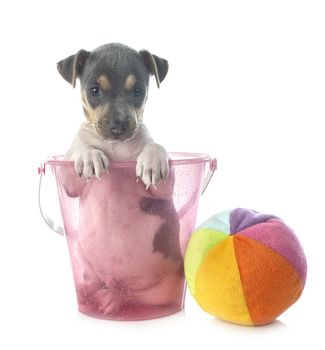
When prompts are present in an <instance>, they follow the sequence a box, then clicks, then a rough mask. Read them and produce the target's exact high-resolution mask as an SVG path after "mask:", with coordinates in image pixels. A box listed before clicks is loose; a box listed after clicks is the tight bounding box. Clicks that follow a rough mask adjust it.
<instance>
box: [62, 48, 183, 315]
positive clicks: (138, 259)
mask: <svg viewBox="0 0 325 350" xmlns="http://www.w3.org/2000/svg"><path fill="white" fill-rule="evenodd" d="M58 70H59V72H60V74H61V75H62V77H63V78H64V79H65V80H67V81H68V82H69V83H70V84H71V85H72V86H73V87H74V86H75V84H76V79H77V78H79V79H80V85H81V96H82V104H83V110H84V113H85V116H86V118H87V122H86V123H84V124H82V126H81V128H80V130H79V132H78V134H77V136H76V138H75V139H74V141H73V143H72V146H71V148H70V150H69V151H68V152H67V154H66V157H65V158H66V159H68V160H72V161H74V168H75V170H74V171H73V173H71V171H70V169H67V168H66V167H62V169H61V174H60V178H61V181H62V182H63V183H64V188H65V189H66V195H67V196H69V197H79V201H78V203H79V204H78V205H79V207H78V210H79V217H78V220H77V221H76V222H72V223H71V227H66V231H67V232H74V234H70V235H68V236H67V239H68V244H69V249H70V254H71V257H72V260H73V270H74V277H75V281H76V285H77V296H78V299H79V310H80V311H82V312H84V313H86V314H90V315H95V316H100V317H105V318H116V319H121V318H122V319H123V318H124V317H125V316H121V315H123V314H124V315H131V314H134V313H137V312H141V311H139V310H142V309H143V308H145V309H146V310H147V311H146V312H147V316H146V317H150V311H148V310H152V314H153V315H155V316H157V308H162V309H161V310H163V309H164V310H165V311H161V312H162V313H163V314H168V313H169V312H168V308H169V307H173V306H172V304H178V305H180V304H182V298H183V288H184V273H183V260H182V256H181V252H180V243H179V230H180V224H179V219H178V215H177V212H176V210H175V207H174V203H173V199H172V197H173V190H174V173H173V171H169V166H168V154H167V152H166V150H165V149H164V148H163V147H162V146H160V145H158V144H156V143H154V142H153V140H152V138H151V137H150V135H149V133H148V130H147V128H146V127H145V125H144V124H143V122H142V120H143V111H144V105H145V102H146V100H147V97H148V86H149V78H150V76H151V75H154V76H155V78H156V82H157V85H158V87H159V85H160V83H161V82H162V81H163V80H164V78H165V76H166V74H167V71H168V63H167V61H166V60H164V59H162V58H159V57H157V56H155V55H152V54H151V53H149V52H148V51H146V50H142V51H140V52H137V51H135V50H133V49H131V48H129V47H127V46H124V45H121V44H108V45H104V46H101V47H99V48H97V49H95V50H94V51H91V52H88V51H85V50H80V51H79V52H78V53H77V54H76V55H73V56H70V57H68V58H66V59H64V60H62V61H60V62H59V63H58ZM132 160H134V161H136V173H134V169H133V168H113V169H110V168H109V164H110V162H115V161H118V162H120V161H132ZM107 171H109V174H107ZM76 173H77V174H78V176H77V175H76ZM136 177H138V178H141V179H142V181H139V182H136V181H135V179H136ZM85 179H87V181H85ZM98 179H100V181H99V180H98ZM162 180H164V181H162ZM158 185H159V186H158ZM134 310H137V311H134ZM148 312H149V313H148ZM140 317H141V316H140Z"/></svg>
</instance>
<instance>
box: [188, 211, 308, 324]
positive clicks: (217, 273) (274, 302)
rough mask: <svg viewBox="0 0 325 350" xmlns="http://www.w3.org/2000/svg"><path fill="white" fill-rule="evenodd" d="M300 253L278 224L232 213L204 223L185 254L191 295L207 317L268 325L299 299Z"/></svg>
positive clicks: (303, 267) (302, 264)
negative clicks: (210, 315) (208, 315)
mask: <svg viewBox="0 0 325 350" xmlns="http://www.w3.org/2000/svg"><path fill="white" fill-rule="evenodd" d="M306 272H307V264H306V257H305V254H304V251H303V249H302V247H301V245H300V243H299V241H298V239H297V237H296V235H295V234H294V232H293V230H292V229H291V228H289V227H288V226H287V225H286V224H285V223H284V222H283V221H282V220H280V219H279V218H277V217H276V216H273V215H267V214H262V213H258V212H256V211H253V210H248V209H243V208H237V209H234V210H228V211H224V212H222V213H219V214H217V215H214V216H212V217H211V218H210V219H208V220H207V221H205V222H204V223H203V224H202V225H201V226H200V227H199V228H198V229H197V230H196V231H195V232H194V233H193V235H192V237H191V239H190V241H189V244H188V246H187V249H186V254H185V275H186V280H187V284H188V287H189V290H190V292H191V294H192V295H193V296H194V298H195V300H196V301H197V303H198V304H199V305H200V306H201V307H202V308H203V309H204V310H205V311H207V312H208V313H210V314H212V315H214V316H216V317H218V318H220V319H223V320H226V321H230V322H234V323H239V324H244V325H262V324H266V323H269V322H271V321H273V320H274V319H275V318H277V317H278V316H279V315H280V314H281V313H282V312H284V311H285V310H286V309H287V308H288V307H289V306H291V305H292V304H293V303H294V302H296V301H297V299H298V298H299V297H300V295H301V293H302V291H303V288H304V285H305V281H306Z"/></svg>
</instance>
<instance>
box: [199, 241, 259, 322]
mask: <svg viewBox="0 0 325 350" xmlns="http://www.w3.org/2000/svg"><path fill="white" fill-rule="evenodd" d="M195 298H196V301H197V302H198V304H199V305H200V306H201V307H202V308H203V309H204V310H205V311H207V312H208V313H210V314H212V315H214V316H217V317H219V318H221V319H223V320H226V321H230V322H235V323H240V324H245V325H253V322H252V320H251V317H250V315H249V311H248V307H247V304H246V300H245V296H244V293H243V289H242V285H241V280H240V274H239V270H238V265H237V260H236V255H235V249H234V244H233V237H232V236H230V237H229V238H227V239H225V240H223V241H222V242H221V243H219V244H218V245H217V246H215V247H214V248H212V249H211V250H210V251H209V253H208V254H207V256H206V257H205V259H204V261H203V262H202V263H201V265H200V267H199V269H198V272H197V275H196V279H195Z"/></svg>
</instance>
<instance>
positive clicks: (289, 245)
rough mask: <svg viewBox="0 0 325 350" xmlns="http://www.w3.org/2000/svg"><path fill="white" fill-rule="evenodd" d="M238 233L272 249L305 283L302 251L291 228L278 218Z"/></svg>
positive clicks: (305, 272)
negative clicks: (285, 260)
mask: <svg viewBox="0 0 325 350" xmlns="http://www.w3.org/2000/svg"><path fill="white" fill-rule="evenodd" d="M238 234H240V235H242V236H245V237H248V238H251V239H254V240H256V241H258V242H260V243H262V244H264V245H265V246H267V247H269V248H271V249H273V250H274V251H275V252H277V253H278V254H280V255H282V256H283V257H285V258H286V259H287V261H289V262H290V263H291V264H292V265H293V266H294V268H295V269H296V271H297V273H298V274H299V276H300V278H301V281H302V285H303V286H304V285H305V282H306V275H307V262H306V257H305V254H304V251H303V249H302V247H301V245H300V243H299V241H298V238H297V237H296V235H295V233H294V232H293V230H292V229H291V228H290V227H288V226H287V225H286V224H284V223H283V222H282V221H281V220H279V219H272V220H270V221H268V222H265V223H260V224H258V225H255V226H252V227H249V228H247V229H245V230H243V231H241V232H239V233H238Z"/></svg>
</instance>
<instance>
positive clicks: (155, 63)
mask: <svg viewBox="0 0 325 350" xmlns="http://www.w3.org/2000/svg"><path fill="white" fill-rule="evenodd" d="M140 55H141V57H142V59H143V61H144V64H145V65H146V67H147V68H148V69H149V72H150V74H151V75H154V76H155V78H156V82H157V86H158V87H160V83H161V82H162V81H163V80H164V79H165V77H166V75H167V72H168V61H166V60H164V59H163V58H160V57H158V56H156V55H152V54H151V53H150V52H149V51H147V50H141V51H140Z"/></svg>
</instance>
